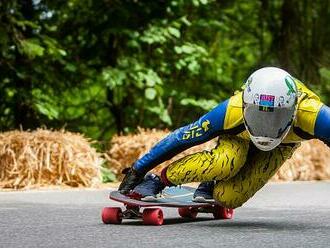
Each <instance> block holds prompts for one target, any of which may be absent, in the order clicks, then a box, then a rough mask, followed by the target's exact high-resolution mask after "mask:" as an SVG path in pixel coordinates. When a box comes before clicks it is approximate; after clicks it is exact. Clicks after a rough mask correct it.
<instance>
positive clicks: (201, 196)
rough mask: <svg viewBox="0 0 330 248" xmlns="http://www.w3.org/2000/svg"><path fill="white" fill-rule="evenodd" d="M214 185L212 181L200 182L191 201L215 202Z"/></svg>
mask: <svg viewBox="0 0 330 248" xmlns="http://www.w3.org/2000/svg"><path fill="white" fill-rule="evenodd" d="M214 185H215V184H214V181H210V182H202V183H201V184H200V185H199V186H198V188H197V189H196V191H195V193H194V196H193V201H194V202H208V203H212V202H215V200H214V199H213V189H214Z"/></svg>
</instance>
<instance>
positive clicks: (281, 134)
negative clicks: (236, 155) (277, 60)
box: [243, 67, 298, 151]
mask: <svg viewBox="0 0 330 248" xmlns="http://www.w3.org/2000/svg"><path fill="white" fill-rule="evenodd" d="M297 98H298V94H297V86H296V83H295V81H294V79H293V77H292V76H291V75H290V74H289V73H287V72H286V71H284V70H282V69H279V68H276V67H265V68H261V69H259V70H257V71H255V72H254V73H253V74H252V75H251V76H250V77H249V78H248V80H247V81H246V83H245V88H244V92H243V116H244V124H245V127H246V129H247V131H248V132H249V134H250V137H251V140H252V142H253V143H254V144H255V146H256V147H257V148H259V149H260V150H262V151H270V150H272V149H274V148H275V147H277V146H278V145H279V144H281V142H282V141H283V139H284V138H285V136H286V135H287V134H288V133H289V131H290V128H291V126H292V123H293V120H294V118H295V114H296V105H297Z"/></svg>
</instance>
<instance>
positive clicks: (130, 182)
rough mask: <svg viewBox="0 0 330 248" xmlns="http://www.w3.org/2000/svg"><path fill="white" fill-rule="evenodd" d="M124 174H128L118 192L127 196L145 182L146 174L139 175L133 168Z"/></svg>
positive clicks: (127, 169) (124, 171)
mask: <svg viewBox="0 0 330 248" xmlns="http://www.w3.org/2000/svg"><path fill="white" fill-rule="evenodd" d="M123 173H124V174H126V175H125V177H124V179H123V181H122V182H121V184H120V185H119V188H118V191H119V192H120V193H121V194H124V195H127V194H129V193H130V191H131V190H132V189H134V188H135V186H136V185H138V184H140V183H141V182H142V181H143V178H144V175H145V174H144V173H139V172H138V171H136V170H134V169H133V168H126V169H124V170H123Z"/></svg>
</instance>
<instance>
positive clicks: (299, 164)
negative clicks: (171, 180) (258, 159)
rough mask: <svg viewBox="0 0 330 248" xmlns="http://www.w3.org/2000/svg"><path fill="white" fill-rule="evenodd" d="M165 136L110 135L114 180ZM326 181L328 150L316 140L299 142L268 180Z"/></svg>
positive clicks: (141, 133) (157, 133) (147, 132)
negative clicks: (297, 146) (295, 149)
mask: <svg viewBox="0 0 330 248" xmlns="http://www.w3.org/2000/svg"><path fill="white" fill-rule="evenodd" d="M168 134H169V131H167V130H165V131H164V130H155V129H152V130H145V129H139V131H138V133H137V134H129V135H127V136H114V137H113V138H112V140H111V143H110V150H109V151H108V157H109V159H108V160H109V163H108V166H109V167H110V168H111V169H112V170H113V171H114V173H115V174H116V175H117V177H118V179H121V178H122V175H121V173H120V172H121V170H122V169H123V168H126V167H129V166H131V165H132V163H134V162H135V161H136V160H137V159H138V158H140V157H142V156H143V155H144V154H145V153H146V152H148V151H149V150H150V148H151V147H152V146H154V145H155V144H156V143H157V142H158V141H160V140H161V139H162V138H164V137H165V136H166V135H168ZM215 145H216V139H213V140H211V141H209V142H206V143H204V144H201V145H198V146H195V147H192V148H190V149H188V150H186V151H184V152H182V153H180V154H178V155H177V156H175V157H174V158H172V159H171V160H169V161H166V162H164V163H162V164H161V165H160V166H157V167H156V168H155V169H154V170H153V172H156V173H159V172H160V171H161V170H162V168H164V167H165V166H167V165H168V164H170V163H171V162H173V161H175V160H177V159H179V158H182V157H184V156H186V155H189V154H192V153H195V152H200V151H203V150H211V149H212V148H213V147H214V146H215ZM323 179H330V149H329V148H328V147H327V146H326V145H325V144H323V142H321V141H319V140H311V141H305V142H302V144H301V146H300V147H299V148H298V149H297V151H296V152H295V153H294V154H293V156H292V158H291V159H289V160H288V161H286V162H285V163H284V165H283V166H282V167H281V169H280V170H279V171H278V173H277V174H276V175H275V176H274V177H273V179H272V181H294V180H323Z"/></svg>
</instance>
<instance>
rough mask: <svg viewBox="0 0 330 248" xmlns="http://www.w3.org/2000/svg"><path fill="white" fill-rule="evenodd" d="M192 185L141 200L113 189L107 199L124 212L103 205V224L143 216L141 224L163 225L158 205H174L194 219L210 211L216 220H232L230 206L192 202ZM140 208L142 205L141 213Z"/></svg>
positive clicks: (169, 189)
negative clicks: (152, 198)
mask: <svg viewBox="0 0 330 248" xmlns="http://www.w3.org/2000/svg"><path fill="white" fill-rule="evenodd" d="M195 190H196V189H195V188H192V187H186V186H182V187H166V188H165V189H164V190H163V191H162V194H161V196H160V197H159V198H157V199H156V200H153V201H141V200H139V199H133V198H130V197H129V196H126V195H123V194H121V193H119V192H118V191H112V192H111V193H110V196H109V198H110V199H111V200H114V201H117V202H121V203H123V204H124V208H125V209H124V211H122V209H121V208H120V207H105V208H103V210H102V221H103V223H105V224H120V223H121V222H122V219H142V220H143V223H144V224H148V225H162V224H163V221H164V214H163V211H162V209H161V208H151V207H172V208H177V209H178V213H179V215H180V216H181V217H183V218H190V219H195V218H196V216H197V214H198V213H201V212H203V213H212V214H213V216H214V218H215V219H231V218H232V217H233V209H228V208H224V207H222V206H221V205H219V204H218V203H215V202H214V203H204V202H203V203H199V202H193V194H194V192H195ZM141 208H144V210H143V212H141V211H140V210H141Z"/></svg>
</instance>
